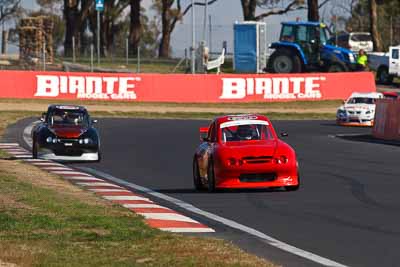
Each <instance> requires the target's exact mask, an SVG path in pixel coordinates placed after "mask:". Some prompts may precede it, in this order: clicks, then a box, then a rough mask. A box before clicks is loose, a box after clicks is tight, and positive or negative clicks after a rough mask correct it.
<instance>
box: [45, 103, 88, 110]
mask: <svg viewBox="0 0 400 267" xmlns="http://www.w3.org/2000/svg"><path fill="white" fill-rule="evenodd" d="M55 109H59V110H68V111H73V110H75V111H76V110H78V111H81V112H87V110H86V108H85V107H84V106H79V105H71V104H52V105H49V108H48V111H50V110H55Z"/></svg>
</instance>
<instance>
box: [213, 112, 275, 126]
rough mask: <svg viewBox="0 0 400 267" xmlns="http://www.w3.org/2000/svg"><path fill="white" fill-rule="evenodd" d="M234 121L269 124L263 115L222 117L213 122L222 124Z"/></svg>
mask: <svg viewBox="0 0 400 267" xmlns="http://www.w3.org/2000/svg"><path fill="white" fill-rule="evenodd" d="M234 120H237V121H239V120H261V121H267V122H270V121H269V119H268V118H267V116H264V115H259V114H232V115H224V116H220V117H217V118H215V121H216V122H217V124H221V123H224V122H228V121H234Z"/></svg>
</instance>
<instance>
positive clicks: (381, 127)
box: [372, 99, 400, 140]
mask: <svg viewBox="0 0 400 267" xmlns="http://www.w3.org/2000/svg"><path fill="white" fill-rule="evenodd" d="M399 114H400V100H398V99H379V100H378V101H377V103H376V111H375V123H374V128H373V129H372V135H373V136H374V137H376V138H379V139H384V140H400V117H399Z"/></svg>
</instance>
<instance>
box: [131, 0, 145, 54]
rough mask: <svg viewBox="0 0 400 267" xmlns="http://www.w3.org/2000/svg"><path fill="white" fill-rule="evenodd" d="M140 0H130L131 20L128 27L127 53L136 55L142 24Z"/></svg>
mask: <svg viewBox="0 0 400 267" xmlns="http://www.w3.org/2000/svg"><path fill="white" fill-rule="evenodd" d="M140 1H141V0H130V6H131V21H130V27H129V54H131V55H133V56H134V55H136V54H137V49H138V47H139V42H140V38H141V34H142V24H141V22H140Z"/></svg>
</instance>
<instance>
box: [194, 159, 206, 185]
mask: <svg viewBox="0 0 400 267" xmlns="http://www.w3.org/2000/svg"><path fill="white" fill-rule="evenodd" d="M193 184H194V188H195V189H196V190H199V191H200V190H204V184H203V183H202V182H201V177H200V172H199V164H198V163H197V160H196V159H193Z"/></svg>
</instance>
